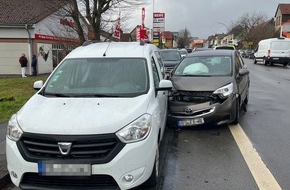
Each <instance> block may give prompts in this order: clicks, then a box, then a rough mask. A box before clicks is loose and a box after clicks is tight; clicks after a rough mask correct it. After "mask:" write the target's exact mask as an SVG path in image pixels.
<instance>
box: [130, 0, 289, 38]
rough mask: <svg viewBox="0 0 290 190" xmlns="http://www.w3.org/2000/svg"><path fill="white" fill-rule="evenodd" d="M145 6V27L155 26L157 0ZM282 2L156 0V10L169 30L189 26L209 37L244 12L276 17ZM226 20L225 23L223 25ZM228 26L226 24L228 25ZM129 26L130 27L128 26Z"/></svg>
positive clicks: (137, 16)
mask: <svg viewBox="0 0 290 190" xmlns="http://www.w3.org/2000/svg"><path fill="white" fill-rule="evenodd" d="M148 2H149V4H148V6H146V7H145V9H146V15H145V26H146V27H149V28H152V25H153V24H152V22H153V21H152V17H153V16H152V12H153V0H148ZM279 3H290V2H289V1H288V2H287V0H284V1H279V0H154V12H164V13H165V30H166V31H172V32H173V31H177V32H178V31H179V30H181V29H184V28H185V27H186V28H187V29H188V30H189V31H190V33H191V35H192V36H193V37H199V38H200V39H207V37H208V36H210V35H213V34H216V33H226V32H227V28H226V26H227V27H230V25H231V22H233V21H236V20H238V19H239V18H240V17H241V16H242V15H243V14H244V13H252V12H256V13H258V14H264V15H265V16H267V17H268V18H269V19H270V18H272V17H274V16H275V12H276V10H277V6H278V4H279ZM141 14H142V12H141V9H140V10H138V11H136V13H134V15H135V16H134V18H132V19H131V20H130V21H129V22H130V25H132V26H131V29H129V30H132V29H133V28H134V27H135V26H136V25H138V24H141ZM219 23H222V24H219ZM225 25H226V26H225ZM127 27H128V26H127Z"/></svg>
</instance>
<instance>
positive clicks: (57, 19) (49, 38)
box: [0, 0, 88, 75]
mask: <svg viewBox="0 0 290 190" xmlns="http://www.w3.org/2000/svg"><path fill="white" fill-rule="evenodd" d="M1 4H2V5H1V6H0V12H1V16H0V75H18V74H20V73H21V72H20V65H19V63H18V59H19V57H20V56H21V54H22V53H24V54H25V55H26V57H27V58H28V60H29V64H28V67H27V70H26V74H28V75H30V74H31V64H30V63H31V57H32V55H33V54H35V55H36V56H37V60H38V73H39V74H43V73H50V72H51V71H52V70H53V68H54V66H56V65H57V64H58V63H59V62H60V61H61V60H62V58H63V57H64V56H65V55H66V54H67V53H68V52H69V51H71V50H72V49H73V48H75V47H76V46H78V45H79V39H78V36H77V33H76V32H75V30H74V29H73V28H74V27H73V26H74V21H73V19H72V18H70V17H68V16H66V15H68V14H67V8H68V4H67V1H63V0H42V1H39V0H21V1H19V0H3V1H1ZM82 26H83V28H84V31H85V33H88V25H87V24H86V23H85V22H82Z"/></svg>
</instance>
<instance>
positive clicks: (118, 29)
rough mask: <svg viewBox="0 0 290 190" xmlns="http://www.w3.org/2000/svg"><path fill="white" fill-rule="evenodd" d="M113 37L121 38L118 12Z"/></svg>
mask: <svg viewBox="0 0 290 190" xmlns="http://www.w3.org/2000/svg"><path fill="white" fill-rule="evenodd" d="M113 37H114V38H117V39H120V38H121V26H120V14H119V18H118V21H117V24H116V26H115V30H114V33H113Z"/></svg>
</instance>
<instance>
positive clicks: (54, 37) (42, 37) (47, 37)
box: [34, 34, 78, 42]
mask: <svg viewBox="0 0 290 190" xmlns="http://www.w3.org/2000/svg"><path fill="white" fill-rule="evenodd" d="M34 37H35V39H42V40H52V41H65V42H78V39H74V38H64V37H57V36H49V35H44V34H35V35H34Z"/></svg>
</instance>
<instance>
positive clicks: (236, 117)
mask: <svg viewBox="0 0 290 190" xmlns="http://www.w3.org/2000/svg"><path fill="white" fill-rule="evenodd" d="M239 121H240V101H239V99H237V100H236V115H235V120H234V121H233V122H232V124H234V125H236V124H238V123H239Z"/></svg>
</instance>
